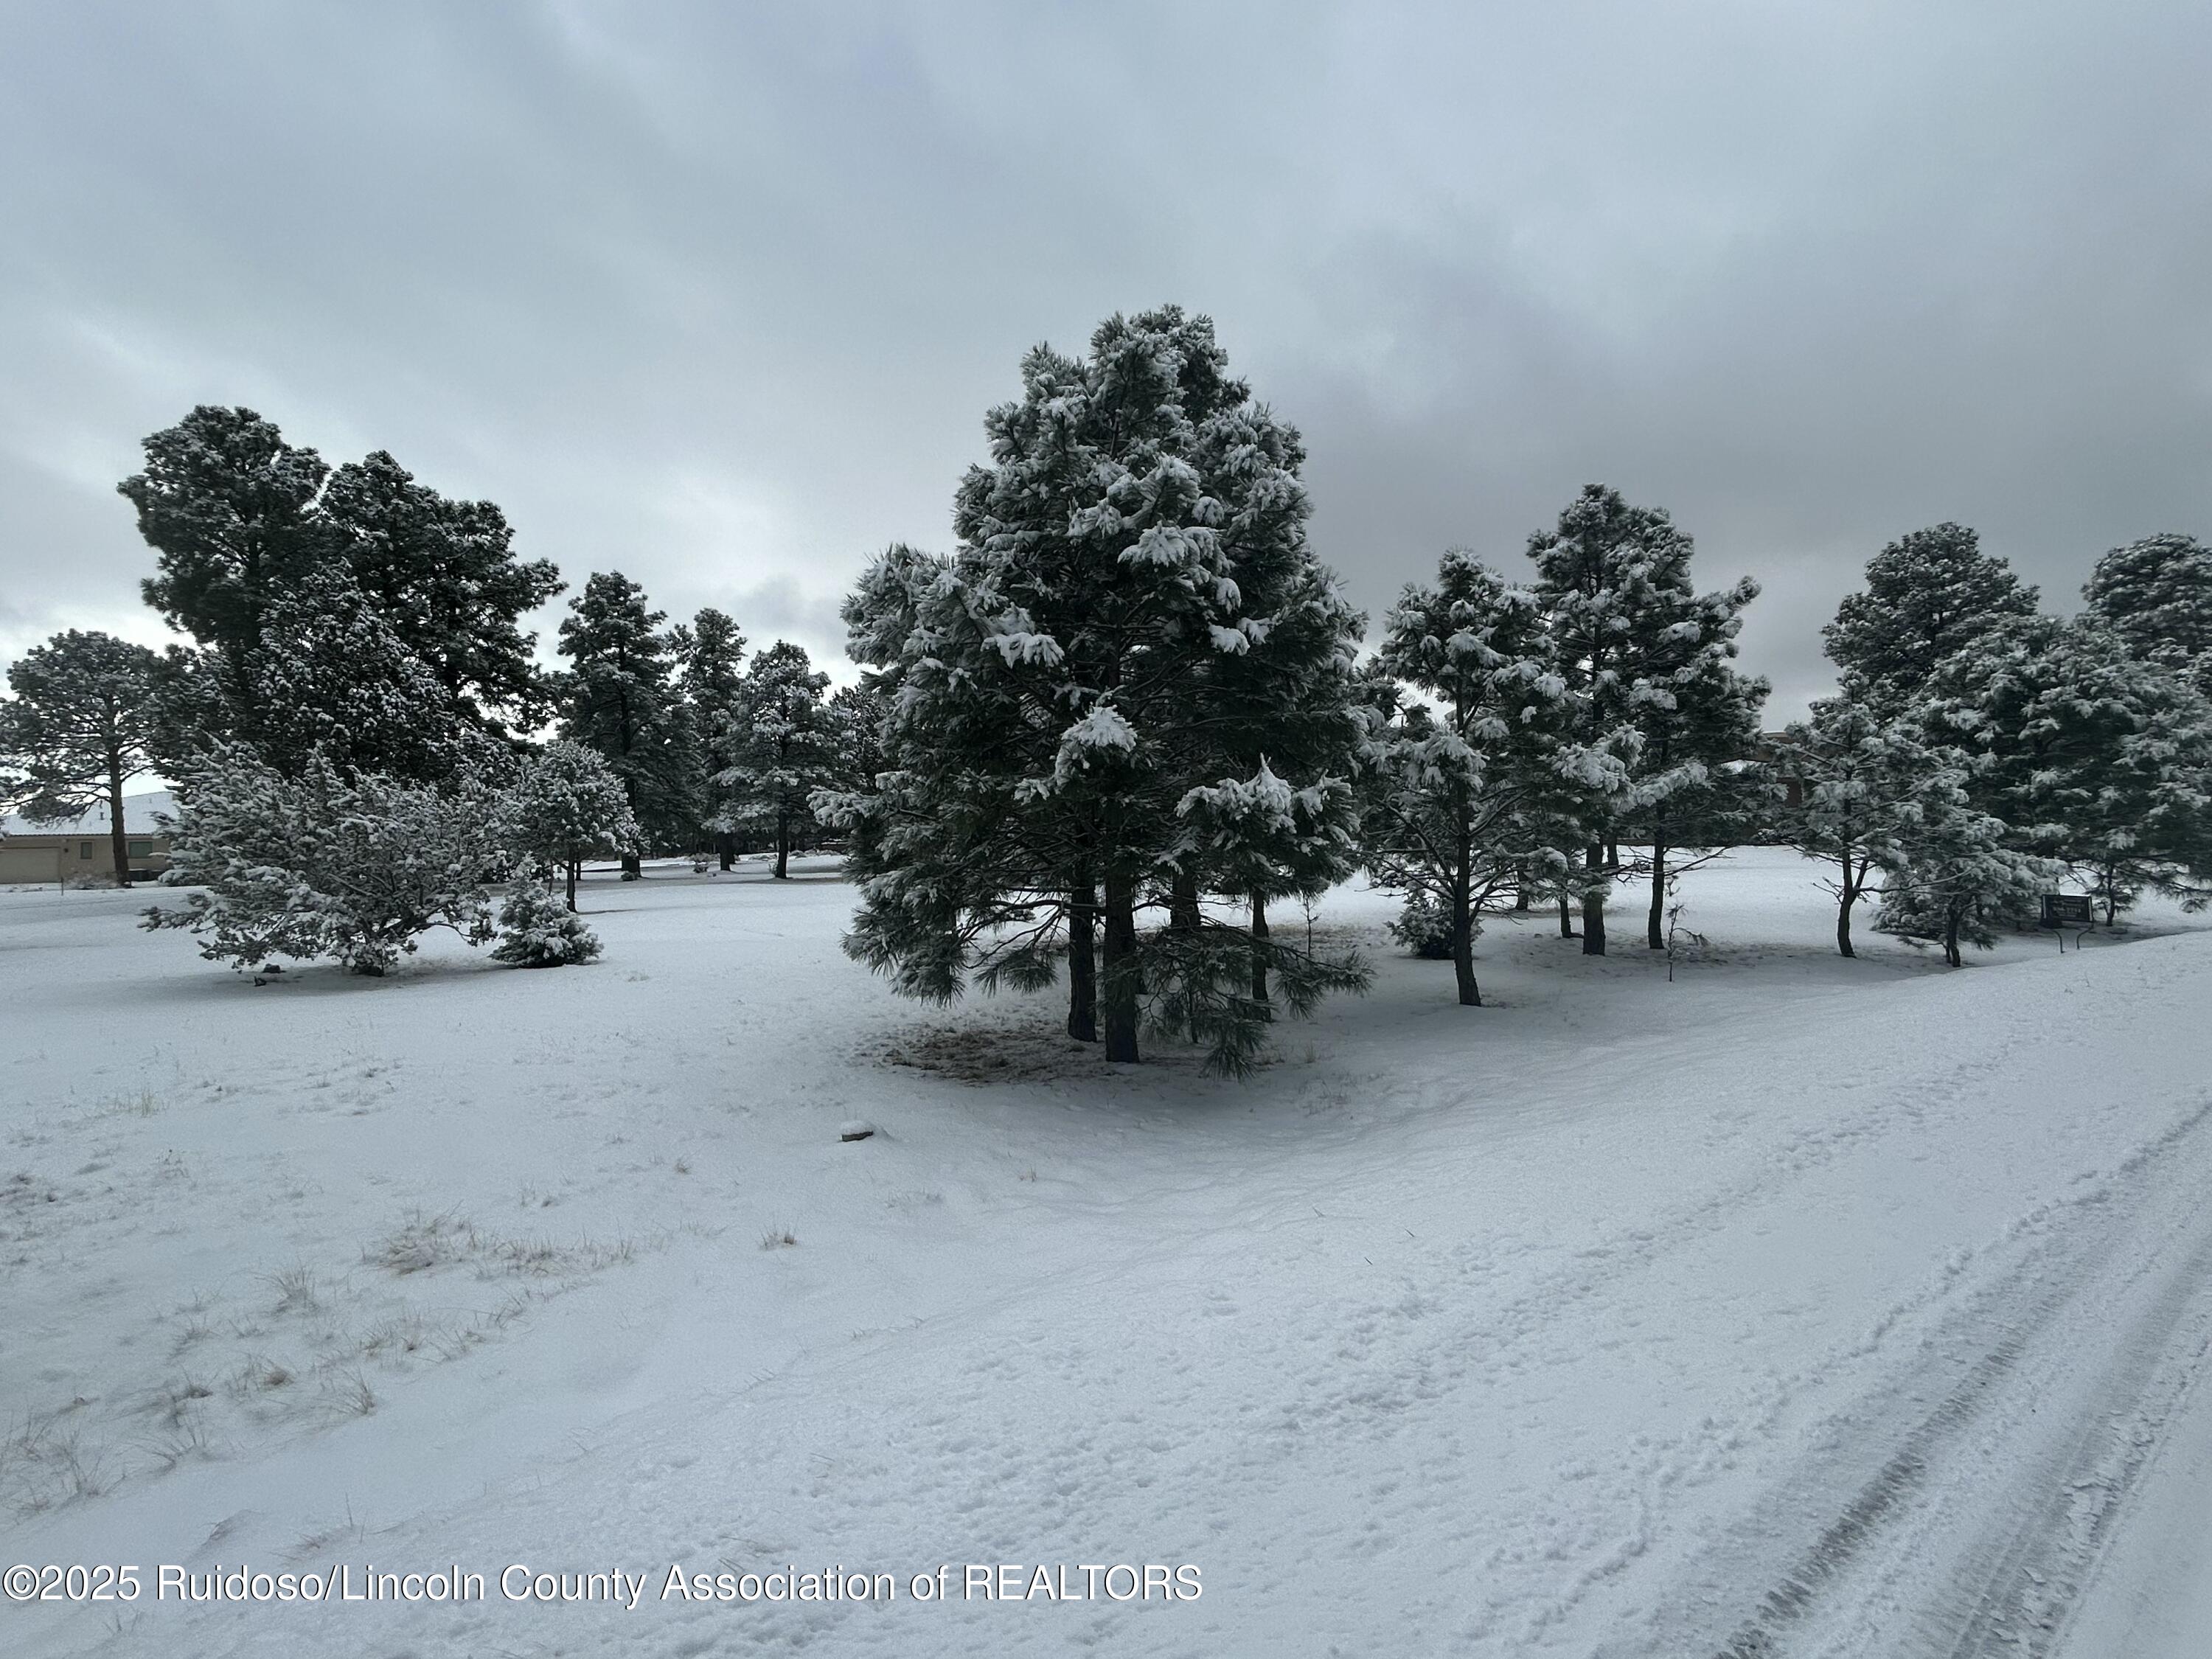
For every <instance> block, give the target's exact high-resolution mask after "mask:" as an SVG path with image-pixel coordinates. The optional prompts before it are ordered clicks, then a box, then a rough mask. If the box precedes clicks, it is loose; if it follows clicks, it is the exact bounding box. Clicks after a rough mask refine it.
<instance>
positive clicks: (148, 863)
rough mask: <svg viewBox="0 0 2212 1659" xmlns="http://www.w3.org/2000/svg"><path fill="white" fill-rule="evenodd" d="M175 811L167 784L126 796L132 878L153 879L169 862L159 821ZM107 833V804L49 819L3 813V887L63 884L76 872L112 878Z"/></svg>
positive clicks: (112, 862) (0, 882) (0, 869)
mask: <svg viewBox="0 0 2212 1659" xmlns="http://www.w3.org/2000/svg"><path fill="white" fill-rule="evenodd" d="M176 810H177V801H176V797H174V796H173V795H172V794H170V793H168V791H167V790H165V789H164V790H155V791H153V792H151V793H147V794H143V795H125V797H124V798H123V834H124V840H125V850H126V852H127V853H128V855H129V857H130V860H131V879H132V880H133V881H138V880H151V879H152V878H154V877H155V876H158V875H160V874H161V872H162V871H164V870H166V869H167V868H168V867H169V838H168V836H167V835H165V834H164V833H162V829H161V824H160V823H158V822H157V821H156V820H157V818H158V817H160V816H161V814H164V813H167V814H173V813H174V812H175V811H176ZM107 832H108V823H107V809H106V807H104V806H103V807H99V808H96V809H94V811H89V812H85V813H82V814H81V815H79V816H78V817H73V818H58V819H56V820H54V821H53V822H52V823H33V822H32V821H31V820H30V819H28V818H21V817H4V818H0V886H15V885H18V884H25V883H31V882H52V883H55V884H60V883H64V882H66V881H68V880H69V878H70V877H72V876H90V877H92V878H94V879H95V880H100V879H103V878H105V879H110V880H112V878H114V875H115V857H114V854H113V853H112V851H111V850H110V848H109V842H108V833H107Z"/></svg>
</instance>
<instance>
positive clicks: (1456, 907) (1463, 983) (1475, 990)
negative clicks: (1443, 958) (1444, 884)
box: [1451, 887, 1482, 1008]
mask: <svg viewBox="0 0 2212 1659" xmlns="http://www.w3.org/2000/svg"><path fill="white" fill-rule="evenodd" d="M1473 911H1474V906H1472V905H1470V904H1469V903H1468V896H1467V890H1466V889H1465V888H1463V887H1462V888H1460V889H1459V890H1456V891H1455V892H1454V893H1453V894H1452V928H1451V939H1452V977H1453V978H1454V979H1455V980H1457V981H1459V1006H1461V1007H1462V1008H1480V1007H1481V1006H1482V987H1480V985H1477V984H1476V983H1475V982H1474V914H1473Z"/></svg>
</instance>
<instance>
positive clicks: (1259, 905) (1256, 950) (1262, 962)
mask: <svg viewBox="0 0 2212 1659" xmlns="http://www.w3.org/2000/svg"><path fill="white" fill-rule="evenodd" d="M1266 945H1267V899H1266V897H1265V896H1262V895H1261V894H1258V893H1255V894H1253V895H1252V1000H1253V1001H1255V1002H1265V1001H1266V1000H1267V950H1266V948H1265V947H1266Z"/></svg>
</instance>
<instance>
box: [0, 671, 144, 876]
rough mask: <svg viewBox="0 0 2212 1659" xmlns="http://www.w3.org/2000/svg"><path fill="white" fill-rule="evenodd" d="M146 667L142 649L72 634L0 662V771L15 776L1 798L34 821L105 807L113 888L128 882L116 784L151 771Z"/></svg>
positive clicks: (128, 865)
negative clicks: (2, 693) (4, 667)
mask: <svg viewBox="0 0 2212 1659" xmlns="http://www.w3.org/2000/svg"><path fill="white" fill-rule="evenodd" d="M155 665H156V659H155V655H154V653H152V652H151V651H149V650H148V649H147V648H146V647H144V646H143V645H133V644H131V643H130V642H129V641H125V640H118V639H117V638H116V637H115V636H114V635H112V634H99V633H81V632H79V631H78V630H77V629H74V628H73V629H70V630H69V631H68V632H67V633H65V634H57V635H54V636H53V637H52V639H50V640H48V641H46V643H45V644H44V645H41V646H35V647H33V648H32V649H30V650H28V651H27V652H25V653H23V654H22V655H21V657H18V658H17V659H15V662H13V663H12V664H10V665H9V669H8V686H9V690H11V691H13V692H14V693H15V696H13V697H12V698H11V699H9V701H8V702H0V765H5V766H7V767H9V768H10V769H13V770H14V771H15V773H16V774H17V781H16V782H15V785H14V786H13V787H9V789H8V790H7V791H6V793H8V794H9V795H10V796H11V797H13V798H15V799H18V800H20V801H21V803H22V805H23V811H24V813H25V815H26V816H27V817H30V818H31V819H32V820H33V821H34V822H38V821H52V820H55V819H59V818H67V817H76V815H77V814H79V813H81V812H84V811H88V810H90V809H92V808H94V807H105V808H106V811H107V829H108V850H109V855H110V857H111V858H112V860H113V863H114V869H115V880H116V884H118V886H123V887H128V886H129V885H130V884H131V857H130V851H131V849H130V845H129V842H128V839H127V837H126V836H125V830H124V822H123V786H124V785H125V784H126V783H128V782H129V781H131V779H132V778H134V777H137V776H138V775H141V774H142V773H144V772H146V771H149V770H150V769H152V766H153V759H152V757H151V755H150V754H149V741H150V738H151V732H152V702H153V689H154V675H155Z"/></svg>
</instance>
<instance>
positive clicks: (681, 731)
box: [559, 570, 700, 880]
mask: <svg viewBox="0 0 2212 1659" xmlns="http://www.w3.org/2000/svg"><path fill="white" fill-rule="evenodd" d="M568 611H569V614H568V616H567V617H565V618H563V619H562V623H561V635H560V638H561V654H562V656H564V657H566V658H567V659H568V671H567V672H566V673H564V674H563V675H562V677H561V680H560V686H559V689H560V696H561V724H562V735H563V736H564V737H567V738H569V739H571V740H572V741H574V742H576V743H580V744H584V745H585V746H586V748H590V749H596V750H599V753H600V754H601V755H603V756H605V757H606V760H607V763H608V764H609V765H610V766H611V767H612V768H613V769H614V771H615V775H616V776H617V777H619V778H620V779H621V780H622V783H623V793H624V794H625V795H626V796H627V797H628V799H629V805H630V811H632V812H633V813H634V814H635V816H636V818H637V821H638V823H639V824H640V825H641V829H642V831H643V834H644V836H645V837H646V839H647V840H648V841H650V842H656V843H658V844H659V845H663V846H666V845H671V844H677V843H680V842H686V841H688V840H689V839H690V836H692V834H693V833H694V831H695V829H696V825H697V823H698V821H699V816H700V815H699V811H698V803H697V799H696V793H695V789H696V762H695V760H694V759H693V754H692V748H691V733H690V726H689V724H688V722H687V721H686V720H684V717H683V710H682V705H681V702H680V701H679V699H678V694H677V690H676V687H675V685H674V684H673V678H672V675H673V668H674V646H673V642H672V641H671V640H670V638H669V636H668V635H666V634H665V633H662V632H661V631H660V624H661V623H663V622H664V621H665V620H666V617H667V613H666V612H665V611H653V610H649V609H647V605H646V599H645V590H644V589H643V588H641V587H640V586H638V585H637V584H636V583H635V582H634V581H632V580H629V577H627V576H625V575H623V574H621V573H620V572H619V571H611V570H609V571H597V572H594V573H593V574H592V577H591V580H588V581H587V582H586V583H585V584H584V591H583V592H581V593H579V594H578V595H577V596H576V597H575V598H574V599H572V600H570V601H569V605H568ZM640 873H641V870H640V866H639V855H638V853H637V851H636V849H635V848H632V849H631V850H629V851H626V852H625V853H623V878H624V879H625V880H635V879H636V878H637V877H638V875H639V874H640Z"/></svg>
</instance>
